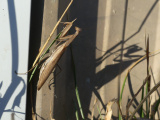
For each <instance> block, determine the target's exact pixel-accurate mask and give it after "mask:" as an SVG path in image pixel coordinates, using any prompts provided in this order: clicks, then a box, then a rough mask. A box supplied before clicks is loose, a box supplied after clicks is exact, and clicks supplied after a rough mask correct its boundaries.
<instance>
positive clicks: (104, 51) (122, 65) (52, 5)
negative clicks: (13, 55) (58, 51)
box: [37, 0, 160, 120]
mask: <svg viewBox="0 0 160 120" xmlns="http://www.w3.org/2000/svg"><path fill="white" fill-rule="evenodd" d="M68 3H69V1H67V2H66V1H65V2H64V1H62V0H59V1H57V0H52V1H50V2H49V1H45V4H44V14H43V15H44V18H43V29H42V37H41V40H42V42H41V43H42V44H43V43H44V41H45V40H46V38H47V37H48V35H49V33H50V32H51V30H52V28H53V26H54V24H55V23H56V20H57V17H58V18H59V17H60V15H61V14H62V12H63V11H64V9H65V8H66V6H67V4H68ZM159 5H160V3H159V1H158V0H152V1H151V0H141V1H139V0H132V1H131V0H103V1H97V0H87V1H77V0H75V1H74V2H73V4H72V6H71V8H70V10H69V11H68V13H67V14H66V16H65V18H64V19H63V21H72V20H73V19H75V18H77V20H76V22H75V23H74V26H78V27H80V28H82V31H81V33H80V35H79V36H78V37H77V38H76V40H75V41H74V42H73V43H72V49H73V55H74V56H73V57H74V60H75V65H76V74H77V76H76V77H77V85H78V89H79V94H80V99H81V103H82V108H83V111H84V114H85V117H86V118H90V117H91V112H92V108H93V102H94V100H95V98H98V105H99V107H100V109H101V110H102V117H103V116H104V113H105V109H106V107H105V105H106V103H107V102H108V101H109V100H111V99H113V98H119V96H120V90H121V86H122V84H123V80H124V78H125V75H126V73H127V70H128V68H129V67H130V66H131V65H132V64H133V63H134V62H135V61H137V60H138V59H139V58H140V57H142V56H143V55H144V54H145V33H146V34H149V39H150V51H154V50H157V49H159V42H160V35H159V32H160V22H159V21H160V8H159ZM60 28H61V27H60ZM60 28H59V29H58V31H59V30H60ZM73 32H74V28H72V30H71V31H70V33H73ZM70 33H69V34H70ZM159 59H160V56H159V54H157V55H156V56H153V57H151V58H150V65H151V66H152V69H153V74H154V78H155V83H157V82H158V81H159V74H158V73H159V68H160V67H159V65H158V61H159ZM59 65H60V67H61V68H62V71H61V73H60V74H59V75H57V76H56V78H55V87H54V89H53V90H54V91H51V92H50V93H48V91H46V89H47V88H45V87H44V88H43V89H42V91H40V92H41V93H40V94H41V95H40V101H41V104H42V105H41V107H42V108H38V109H37V111H39V110H40V109H42V110H41V112H40V113H41V115H42V117H43V118H45V119H47V118H48V117H47V116H48V113H49V106H50V105H49V103H50V100H49V98H48V97H47V96H49V97H50V96H51V94H52V93H53V94H52V96H53V116H54V118H55V119H57V120H62V119H63V120H64V119H71V120H72V119H75V113H74V112H75V107H74V102H75V103H77V102H76V96H75V91H74V79H73V70H72V67H71V66H72V63H71V53H70V48H68V49H67V50H66V52H65V54H64V55H63V56H62V58H61V60H60V61H59ZM57 71H58V70H57ZM146 75H147V72H146V60H144V61H142V62H141V63H140V64H138V65H137V66H136V67H135V68H134V69H133V70H132V71H131V73H130V79H129V80H127V83H126V85H125V90H124V94H123V101H122V110H123V113H125V107H126V103H127V102H128V100H129V99H131V98H132V96H133V94H134V93H135V92H136V91H137V89H138V88H139V87H140V86H141V85H142V83H143V80H144V79H145V77H146ZM152 81H153V80H152ZM155 83H154V82H152V83H151V86H152V87H153V86H154V84H155ZM46 86H47V85H46ZM37 94H39V93H37ZM38 96H39V95H38ZM140 97H141V95H140V94H139V95H138V97H137V98H136V100H135V101H134V105H135V106H136V105H137V104H138V103H139V101H140ZM154 97H155V95H154ZM156 98H157V97H156ZM38 99H39V98H38ZM46 99H47V104H48V105H47V104H46V103H45V102H46ZM152 100H154V98H153V97H152ZM73 101H74V102H73ZM43 104H45V105H46V106H47V109H45V108H43ZM38 107H40V106H39V104H38ZM43 109H45V112H44V111H43ZM133 109H134V106H133V107H131V111H133ZM94 115H95V119H98V111H97V109H96V108H95V113H94ZM136 115H137V116H138V113H137V114H136ZM79 116H80V114H79ZM117 116H118V109H117V106H116V104H114V105H113V118H116V117H117Z"/></svg>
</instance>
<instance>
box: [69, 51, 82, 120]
mask: <svg viewBox="0 0 160 120" xmlns="http://www.w3.org/2000/svg"><path fill="white" fill-rule="evenodd" d="M70 50H71V59H72V66H73V75H74V82H75V92H76V97H77V102H78V106H79V109H80V113H81V117H82V119H83V120H85V118H84V114H83V110H82V106H81V101H80V97H79V92H78V86H77V79H76V69H75V63H74V58H73V52H72V48H71V49H70Z"/></svg>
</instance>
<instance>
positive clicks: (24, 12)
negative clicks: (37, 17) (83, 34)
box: [0, 0, 31, 120]
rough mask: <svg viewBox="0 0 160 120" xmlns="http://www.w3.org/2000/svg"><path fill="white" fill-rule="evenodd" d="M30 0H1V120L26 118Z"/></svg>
mask: <svg viewBox="0 0 160 120" xmlns="http://www.w3.org/2000/svg"><path fill="white" fill-rule="evenodd" d="M30 9H31V0H0V120H12V119H14V120H24V119H25V111H26V91H27V75H22V76H19V75H16V74H15V71H17V72H21V73H22V72H26V71H27V68H28V50H29V29H30Z"/></svg>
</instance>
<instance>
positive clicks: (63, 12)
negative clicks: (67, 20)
mask: <svg viewBox="0 0 160 120" xmlns="http://www.w3.org/2000/svg"><path fill="white" fill-rule="evenodd" d="M72 2H73V0H71V2H70V3H69V4H68V6H67V8H66V9H65V11H64V12H63V14H62V16H61V17H60V19H59V20H58V22H57V24H56V25H55V27H54V28H53V30H52V32H51V33H50V35H49V37H48V39H47V41H46V43H45V44H44V46H43V47H42V49H41V51H40V52H39V53H38V55H37V57H36V59H35V61H34V63H33V65H32V66H35V64H36V62H37V61H38V59H39V57H40V55H41V54H42V52H43V50H44V49H45V47H46V45H47V44H48V42H49V40H50V39H51V37H52V35H53V33H54V32H55V30H56V28H57V27H58V25H59V23H60V22H61V20H62V18H63V17H64V15H65V14H66V12H67V10H68V9H69V7H70V6H71V4H72Z"/></svg>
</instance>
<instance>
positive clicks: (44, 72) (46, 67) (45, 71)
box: [37, 23, 81, 90]
mask: <svg viewBox="0 0 160 120" xmlns="http://www.w3.org/2000/svg"><path fill="white" fill-rule="evenodd" d="M67 25H68V23H67ZM68 26H69V25H68ZM68 26H66V28H67V29H68ZM68 30H69V29H68ZM68 30H67V31H68ZM75 30H76V32H75V33H74V34H73V35H68V36H66V37H62V38H60V39H61V40H65V42H64V43H63V44H61V45H59V46H58V47H57V49H56V50H55V51H54V52H53V53H52V55H51V56H50V57H49V58H48V59H47V60H46V61H45V63H44V64H43V66H42V68H41V70H40V75H39V81H38V84H37V89H38V90H40V89H41V87H42V86H43V84H44V83H45V81H46V80H47V78H48V77H49V75H50V74H51V72H52V70H53V69H54V68H55V66H56V64H57V62H58V61H59V59H60V58H61V56H62V54H63V53H64V51H65V49H66V48H67V47H68V46H69V45H70V43H71V42H72V41H73V40H74V39H75V38H76V37H77V35H78V34H79V32H80V31H81V29H80V28H78V27H75ZM64 33H65V32H64ZM64 33H63V34H62V35H63V36H64V35H65V34H64Z"/></svg>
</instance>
